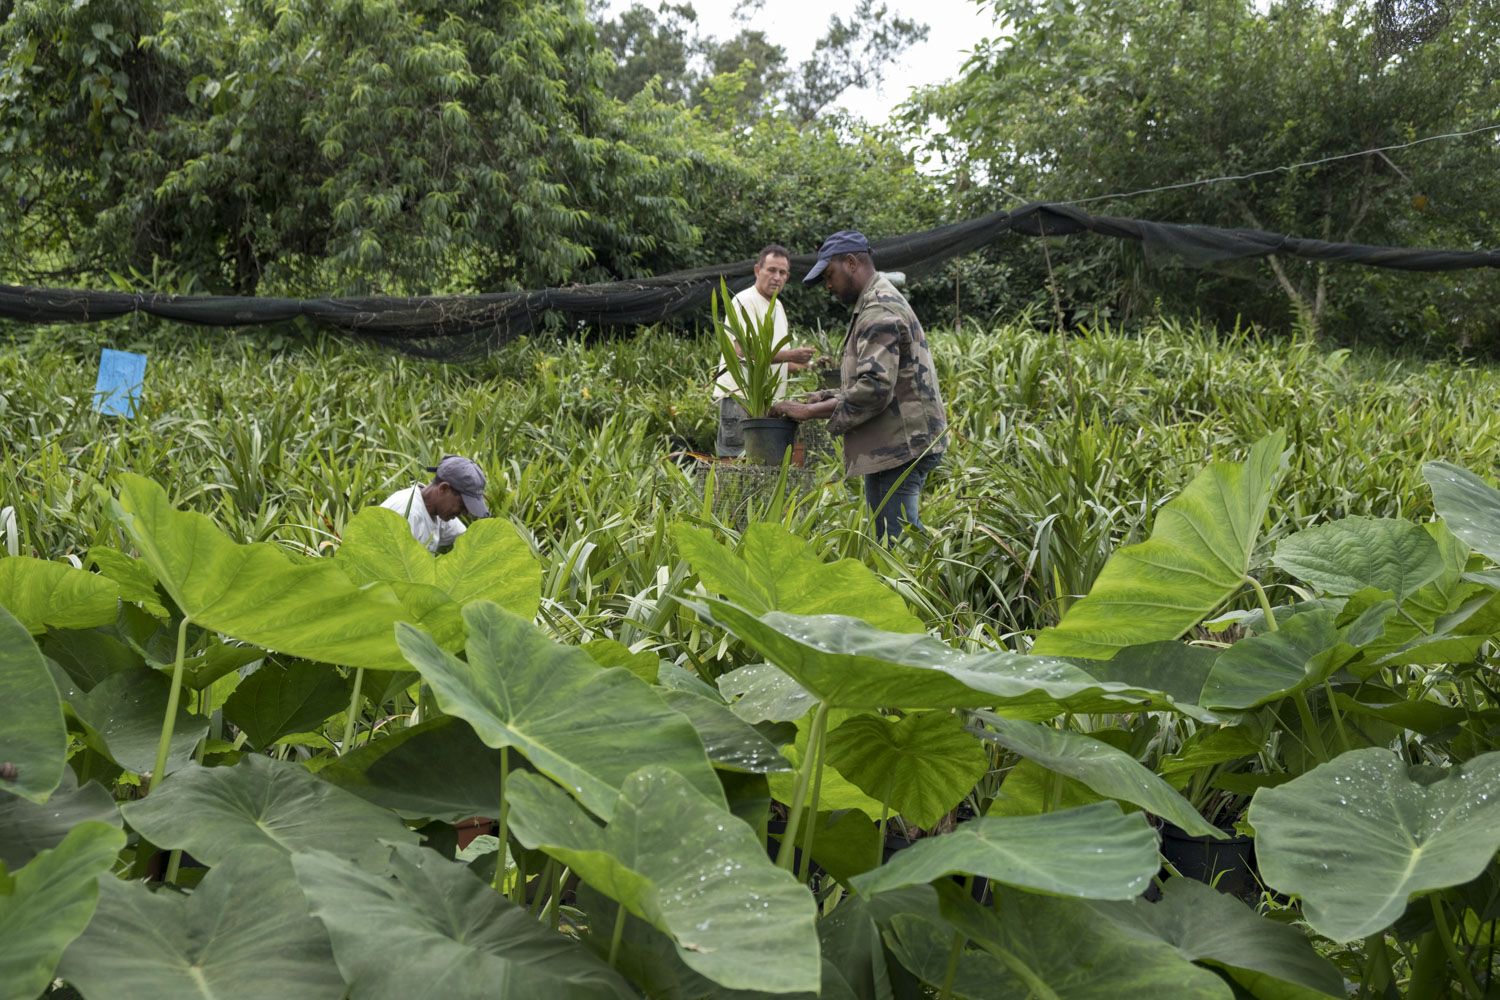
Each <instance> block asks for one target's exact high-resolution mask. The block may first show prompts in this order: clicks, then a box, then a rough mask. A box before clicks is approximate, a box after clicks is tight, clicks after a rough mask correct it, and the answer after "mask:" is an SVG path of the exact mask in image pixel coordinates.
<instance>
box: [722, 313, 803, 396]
mask: <svg viewBox="0 0 1500 1000" xmlns="http://www.w3.org/2000/svg"><path fill="white" fill-rule="evenodd" d="M737 306H738V307H743V308H744V310H745V312H747V313H749V314H750V322H752V323H757V324H758V323H760V321H761V319H762V318H764V317H765V315H766V310H767V309H769V308H770V307H771V300H770V299H768V298H766V297H765V296H764V295H762V294H760V292H759V291H758V290H757V289H756V287H755V286H754V285H751V286H750V287H749V288H747V289H745V290H744V291H743V292H740V293H739V294H738V295H736V296H735V297H734V305H731V306H730V308H736V307H737ZM775 324H776V341H777V342H778V343H780V342H781V341H782V340H785V339H786V336H787V325H786V310H785V309H783V308H781V303H780V302H779V301H778V302H777V303H776V319H775ZM719 369H720V372H721V374H720V375H719V378H718V380H717V381H715V382H714V398H715V399H723V398H724V397H725V396H728V395H729V394H730V393H732V392H734V391H735V390H736V389H737V388H738V387H737V386H736V385H735V383H734V376H732V375H731V374H729V370H728V366H727V365H725V363H724V357H723V355H720V356H719ZM776 377H777V379H778V380H779V381H780V387H779V388H778V389H777V390H776V398H777V399H785V398H786V388H787V380H788V379H789V378H790V377H791V376H790V373H789V372H788V371H787V366H786V365H784V364H780V365H776Z"/></svg>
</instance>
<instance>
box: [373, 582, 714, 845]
mask: <svg viewBox="0 0 1500 1000" xmlns="http://www.w3.org/2000/svg"><path fill="white" fill-rule="evenodd" d="M464 621H465V622H466V623H467V624H468V632H469V638H468V646H467V650H468V660H467V662H465V661H464V660H460V659H458V658H457V657H455V656H451V655H449V654H448V653H446V652H444V651H443V650H442V649H441V648H440V647H439V646H438V645H437V644H436V643H434V642H433V641H432V639H431V638H429V637H428V636H427V635H426V634H424V633H423V632H421V631H419V630H418V629H415V628H413V627H411V626H409V625H403V626H401V628H400V629H399V630H398V641H399V642H400V644H401V649H402V650H403V651H404V652H405V653H406V656H407V658H408V659H409V660H410V662H411V664H412V666H414V667H416V668H417V669H418V670H419V671H421V673H422V677H423V679H424V680H426V681H427V683H428V684H430V685H431V686H432V690H433V694H435V695H436V696H437V701H438V704H439V705H440V706H442V709H443V711H445V712H447V713H448V714H449V715H456V716H458V717H459V718H461V719H463V720H465V721H466V722H468V723H469V725H471V726H473V727H474V731H475V732H476V733H478V734H479V738H480V739H481V740H483V741H484V742H485V743H486V744H488V745H489V746H492V747H515V748H517V749H518V750H520V751H521V752H522V753H523V754H525V755H526V759H527V760H529V761H530V762H531V763H532V765H533V766H535V767H536V768H537V770H539V771H541V772H542V773H544V774H547V775H549V776H551V777H553V778H555V779H557V780H558V781H559V782H560V783H562V784H563V785H564V786H566V787H567V788H569V789H571V790H572V791H573V794H574V795H576V796H577V797H578V799H579V801H581V802H582V803H583V804H584V805H585V806H587V807H588V808H589V809H590V810H592V811H593V812H594V813H595V814H596V815H599V816H603V817H605V818H608V816H609V811H610V810H611V809H612V808H614V803H615V799H616V798H617V797H618V796H619V789H620V787H621V784H622V783H623V782H624V780H625V778H626V777H627V776H628V775H629V774H630V773H631V772H633V771H634V770H635V769H636V768H638V767H640V765H641V763H642V762H643V761H651V762H653V763H658V764H662V765H665V766H667V767H670V768H672V769H673V770H675V771H677V772H678V773H679V774H681V775H683V777H684V778H685V779H686V780H687V781H688V782H689V783H690V784H691V785H692V786H693V787H694V788H696V789H698V790H699V791H700V792H701V793H702V794H703V795H705V796H706V797H708V798H709V799H710V800H711V801H712V802H714V803H715V804H717V805H719V806H721V807H722V806H723V805H724V793H723V789H722V788H721V787H720V785H719V780H718V778H716V777H715V776H714V771H713V768H712V766H710V764H709V762H708V756H707V755H706V754H705V752H704V749H703V742H702V741H701V740H700V739H699V738H698V734H697V732H696V731H695V730H694V729H693V726H692V724H691V723H690V722H688V720H687V719H685V718H683V717H682V716H681V715H680V714H678V713H677V712H675V711H673V710H672V709H671V708H668V707H667V706H666V705H665V704H664V703H663V702H662V700H661V699H660V698H659V697H658V696H657V695H656V693H655V692H654V691H653V690H652V689H651V688H650V687H649V686H647V685H646V684H645V683H643V682H642V681H641V680H640V679H639V678H638V677H635V676H634V675H632V674H631V673H630V672H629V671H627V670H624V669H620V668H614V669H610V670H600V669H599V667H598V665H597V664H595V663H594V661H593V659H592V658H591V657H590V656H589V655H588V654H587V653H585V652H583V651H582V650H580V649H579V648H578V647H576V646H561V645H558V644H557V643H555V642H552V641H551V640H549V639H547V637H546V636H544V635H543V634H542V633H541V632H540V631H539V630H538V629H537V628H536V627H535V626H533V625H532V624H531V623H530V622H528V621H524V620H522V619H521V618H518V617H516V616H515V615H512V614H510V613H509V612H506V611H504V610H502V609H500V608H499V607H497V606H495V605H493V604H489V603H486V602H483V601H479V602H475V603H473V604H470V605H469V606H468V607H466V608H465V609H464Z"/></svg>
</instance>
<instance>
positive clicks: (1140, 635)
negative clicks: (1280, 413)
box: [1032, 432, 1286, 659]
mask: <svg viewBox="0 0 1500 1000" xmlns="http://www.w3.org/2000/svg"><path fill="white" fill-rule="evenodd" d="M1285 446H1286V438H1285V436H1284V435H1283V434H1281V433H1280V432H1277V433H1275V434H1271V435H1268V436H1267V437H1264V438H1261V439H1260V440H1259V441H1257V442H1256V443H1255V446H1254V447H1253V448H1251V449H1250V457H1249V458H1248V459H1247V460H1246V461H1245V462H1244V463H1243V464H1235V463H1229V462H1215V463H1214V464H1212V465H1210V466H1209V467H1208V468H1207V469H1204V470H1203V471H1202V472H1200V473H1199V474H1198V475H1197V476H1196V477H1194V479H1193V481H1192V482H1190V483H1188V485H1187V486H1186V487H1185V488H1184V489H1183V491H1182V492H1181V493H1180V494H1178V495H1177V496H1176V497H1174V498H1173V499H1172V500H1171V501H1169V502H1168V503H1167V504H1166V505H1165V506H1163V507H1162V508H1161V511H1160V512H1159V513H1158V514H1157V515H1156V524H1155V525H1154V526H1153V527H1152V530H1151V537H1149V538H1148V539H1146V540H1145V541H1144V542H1139V543H1137V544H1135V545H1127V546H1125V547H1124V548H1121V549H1119V550H1118V551H1116V552H1115V554H1114V555H1112V556H1110V558H1109V561H1108V562H1107V563H1105V564H1104V569H1103V570H1102V571H1101V572H1100V573H1099V578H1098V579H1097V580H1095V581H1094V585H1093V586H1092V587H1091V588H1089V592H1088V595H1087V596H1086V597H1084V598H1083V599H1082V600H1080V601H1078V602H1077V603H1075V604H1074V605H1072V606H1071V607H1070V608H1068V610H1067V613H1066V614H1064V615H1063V618H1062V621H1060V622H1058V623H1057V625H1056V627H1054V628H1049V629H1046V630H1044V631H1043V632H1042V633H1041V634H1040V635H1038V636H1037V638H1036V643H1035V644H1034V645H1033V646H1032V652H1033V653H1037V654H1050V655H1057V656H1082V657H1089V658H1093V659H1107V658H1109V657H1110V656H1111V655H1113V654H1114V652H1115V651H1116V650H1118V649H1121V648H1123V647H1125V646H1136V645H1140V644H1141V643H1147V642H1156V641H1159V640H1163V639H1176V638H1179V637H1181V636H1182V635H1183V634H1184V633H1185V632H1187V630H1188V629H1190V628H1192V627H1193V626H1194V625H1196V624H1198V623H1199V622H1200V621H1202V620H1203V618H1204V617H1205V616H1207V615H1208V613H1209V612H1210V611H1212V610H1213V609H1214V608H1216V607H1218V606H1219V605H1220V604H1222V603H1224V601H1225V600H1227V599H1228V598H1229V597H1231V596H1232V595H1233V594H1234V593H1235V592H1236V591H1238V590H1239V589H1240V588H1241V587H1242V586H1244V583H1245V574H1246V573H1247V572H1249V569H1250V558H1251V556H1252V555H1253V554H1254V552H1255V543H1256V539H1257V538H1258V537H1259V535H1260V528H1261V522H1262V521H1264V520H1265V516H1266V507H1267V506H1268V505H1269V504H1270V502H1271V492H1272V490H1274V489H1275V487H1276V483H1277V481H1278V480H1279V479H1280V478H1281V473H1282V471H1283V469H1284V468H1285V467H1286V462H1285V459H1284V457H1283V455H1282V449H1283V448H1284V447H1285Z"/></svg>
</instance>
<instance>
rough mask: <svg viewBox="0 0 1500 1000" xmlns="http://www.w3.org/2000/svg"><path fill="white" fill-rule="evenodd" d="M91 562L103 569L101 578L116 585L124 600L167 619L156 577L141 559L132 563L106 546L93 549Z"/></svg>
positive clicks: (116, 550)
mask: <svg viewBox="0 0 1500 1000" xmlns="http://www.w3.org/2000/svg"><path fill="white" fill-rule="evenodd" d="M89 562H91V563H93V564H94V565H95V566H97V567H99V574H100V575H101V576H103V577H105V578H106V579H108V580H112V581H114V584H115V586H116V587H117V588H118V589H119V591H120V599H121V600H124V601H128V602H130V603H131V604H139V605H140V606H141V607H142V608H145V609H146V611H147V613H148V614H151V615H154V616H155V617H157V618H166V617H168V616H167V609H166V606H165V605H163V604H162V603H161V595H160V594H158V593H157V592H156V577H154V576H152V575H151V570H149V569H148V568H146V566H145V565H144V564H143V563H142V562H141V561H140V560H139V559H132V558H130V557H129V556H127V555H126V554H125V553H123V552H121V551H119V550H118V549H112V548H109V547H108V546H105V545H92V546H90V547H89Z"/></svg>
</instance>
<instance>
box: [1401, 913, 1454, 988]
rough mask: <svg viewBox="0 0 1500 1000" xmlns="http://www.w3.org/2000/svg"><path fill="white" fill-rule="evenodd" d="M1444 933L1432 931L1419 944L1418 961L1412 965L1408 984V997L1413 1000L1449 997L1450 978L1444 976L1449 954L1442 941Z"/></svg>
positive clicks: (1423, 936) (1424, 935)
mask: <svg viewBox="0 0 1500 1000" xmlns="http://www.w3.org/2000/svg"><path fill="white" fill-rule="evenodd" d="M1441 937H1442V933H1441V932H1440V931H1438V930H1435V929H1434V930H1430V931H1428V932H1427V933H1426V934H1423V935H1422V937H1421V940H1420V941H1419V942H1418V943H1417V957H1416V961H1414V962H1412V963H1411V976H1410V977H1409V978H1408V979H1407V982H1406V995H1407V996H1408V997H1410V998H1411V1000H1429V998H1430V1000H1440V998H1444V997H1447V996H1448V978H1447V976H1445V975H1443V969H1444V966H1445V965H1446V962H1447V958H1448V952H1447V951H1446V949H1444V948H1443V942H1442V941H1441V940H1440V938H1441Z"/></svg>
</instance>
